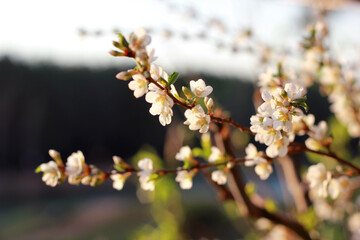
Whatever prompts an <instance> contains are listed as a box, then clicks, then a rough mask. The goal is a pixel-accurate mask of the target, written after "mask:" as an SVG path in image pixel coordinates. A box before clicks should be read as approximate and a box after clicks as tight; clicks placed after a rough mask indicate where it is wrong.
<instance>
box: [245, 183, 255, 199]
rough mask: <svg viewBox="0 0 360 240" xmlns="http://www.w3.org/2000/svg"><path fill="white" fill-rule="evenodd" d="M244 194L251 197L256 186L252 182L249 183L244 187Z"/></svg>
mask: <svg viewBox="0 0 360 240" xmlns="http://www.w3.org/2000/svg"><path fill="white" fill-rule="evenodd" d="M245 192H246V194H247V195H248V196H251V195H253V194H254V193H256V184H255V183H253V182H249V183H247V184H246V185H245Z"/></svg>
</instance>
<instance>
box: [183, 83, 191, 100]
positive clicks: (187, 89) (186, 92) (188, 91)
mask: <svg viewBox="0 0 360 240" xmlns="http://www.w3.org/2000/svg"><path fill="white" fill-rule="evenodd" d="M182 91H183V93H184V94H185V96H186V97H187V98H188V99H190V98H192V92H191V90H190V89H189V88H187V87H184V86H183V87H182Z"/></svg>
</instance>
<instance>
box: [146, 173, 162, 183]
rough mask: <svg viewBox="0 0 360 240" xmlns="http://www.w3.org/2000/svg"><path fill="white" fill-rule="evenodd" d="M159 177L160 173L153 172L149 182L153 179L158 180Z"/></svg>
mask: <svg viewBox="0 0 360 240" xmlns="http://www.w3.org/2000/svg"><path fill="white" fill-rule="evenodd" d="M159 178H160V175H159V174H156V173H153V174H151V176H150V178H149V180H148V182H149V181H153V180H157V179H159Z"/></svg>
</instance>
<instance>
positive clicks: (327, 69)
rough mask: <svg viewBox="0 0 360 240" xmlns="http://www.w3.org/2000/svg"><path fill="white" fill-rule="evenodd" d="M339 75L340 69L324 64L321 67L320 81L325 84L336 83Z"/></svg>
mask: <svg viewBox="0 0 360 240" xmlns="http://www.w3.org/2000/svg"><path fill="white" fill-rule="evenodd" d="M340 77H341V72H340V69H339V68H338V67H336V66H328V65H325V66H324V67H322V68H321V75H320V82H321V83H322V84H325V85H332V84H337V83H338V81H339V79H340Z"/></svg>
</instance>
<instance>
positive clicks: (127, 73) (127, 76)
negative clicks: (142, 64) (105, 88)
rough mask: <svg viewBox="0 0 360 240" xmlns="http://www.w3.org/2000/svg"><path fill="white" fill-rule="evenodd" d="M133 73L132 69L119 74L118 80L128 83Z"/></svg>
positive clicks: (117, 75)
mask: <svg viewBox="0 0 360 240" xmlns="http://www.w3.org/2000/svg"><path fill="white" fill-rule="evenodd" d="M133 73H134V72H133V70H132V69H130V70H128V71H123V72H119V73H118V74H116V78H117V79H119V80H124V81H127V80H129V79H130V78H131V77H132V75H133Z"/></svg>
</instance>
